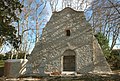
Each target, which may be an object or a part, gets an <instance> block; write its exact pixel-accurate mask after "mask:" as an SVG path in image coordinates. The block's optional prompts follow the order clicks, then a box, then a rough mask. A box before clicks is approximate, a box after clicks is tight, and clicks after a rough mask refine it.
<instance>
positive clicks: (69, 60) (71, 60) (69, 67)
mask: <svg viewBox="0 0 120 81" xmlns="http://www.w3.org/2000/svg"><path fill="white" fill-rule="evenodd" d="M75 61H76V60H75V52H74V51H72V50H67V51H65V52H64V56H63V71H75V68H76V62H75Z"/></svg>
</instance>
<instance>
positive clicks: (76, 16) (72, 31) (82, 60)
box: [28, 8, 111, 74]
mask: <svg viewBox="0 0 120 81" xmlns="http://www.w3.org/2000/svg"><path fill="white" fill-rule="evenodd" d="M98 51H100V52H98ZM98 53H99V54H98ZM99 56H100V58H99ZM70 58H71V59H70ZM101 60H103V61H104V63H103V62H102V61H101ZM96 62H99V63H100V64H97V65H95V63H96ZM102 63H103V64H102ZM28 64H29V65H31V66H32V71H33V72H37V71H38V72H40V71H39V68H41V67H43V70H44V72H49V73H54V72H58V73H60V74H61V73H62V72H65V71H68V72H72V71H74V72H76V73H89V72H97V71H102V72H103V71H104V72H110V71H111V70H110V68H109V65H108V64H107V62H106V60H105V58H104V56H103V53H102V51H101V48H100V46H99V44H98V42H97V40H95V38H94V36H93V33H92V27H91V26H90V24H89V23H88V22H87V21H86V19H85V16H84V12H82V11H75V10H73V9H71V8H65V9H63V10H62V11H60V12H54V13H53V15H52V17H51V19H50V21H49V22H48V23H47V25H46V27H45V28H44V30H43V33H42V39H41V40H40V42H38V43H37V44H36V46H35V48H34V49H33V51H32V54H31V56H30V59H29V61H28ZM101 66H102V67H101ZM29 69H30V67H29Z"/></svg>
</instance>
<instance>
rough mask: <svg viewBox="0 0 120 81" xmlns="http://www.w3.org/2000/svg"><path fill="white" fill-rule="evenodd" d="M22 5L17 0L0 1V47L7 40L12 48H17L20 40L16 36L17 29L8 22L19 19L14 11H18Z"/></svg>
mask: <svg viewBox="0 0 120 81" xmlns="http://www.w3.org/2000/svg"><path fill="white" fill-rule="evenodd" d="M22 7H23V5H21V4H20V2H19V0H1V1H0V47H1V46H2V45H3V44H5V43H6V41H8V42H9V43H10V44H12V45H13V46H14V48H18V43H19V42H20V40H19V37H18V36H16V32H17V30H16V29H15V27H14V26H12V25H10V24H11V23H12V22H13V21H14V22H17V21H18V20H19V18H18V17H17V15H16V12H19V13H20V12H21V8H22Z"/></svg>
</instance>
